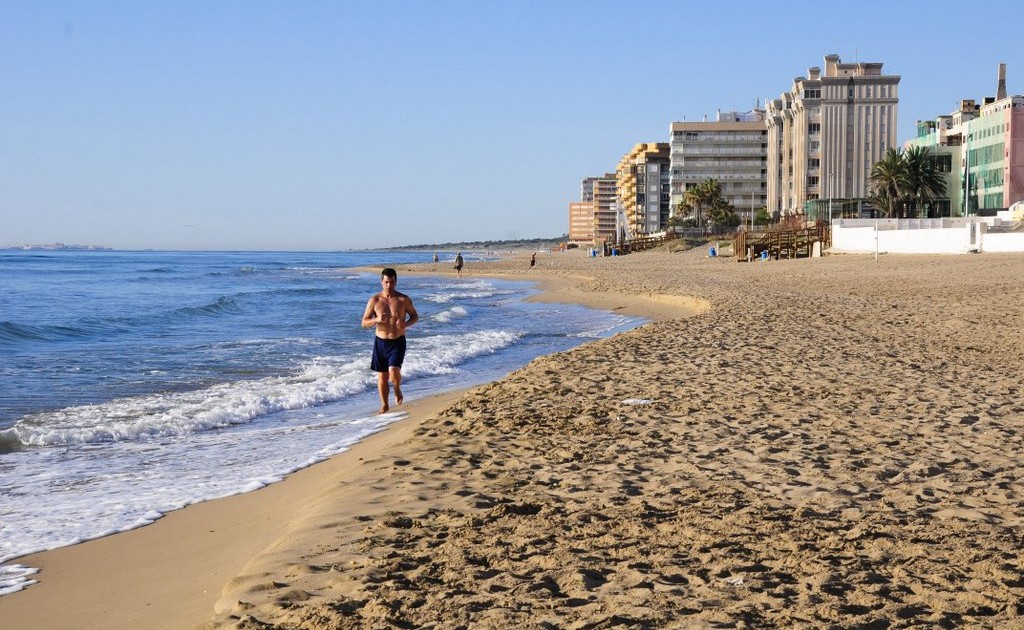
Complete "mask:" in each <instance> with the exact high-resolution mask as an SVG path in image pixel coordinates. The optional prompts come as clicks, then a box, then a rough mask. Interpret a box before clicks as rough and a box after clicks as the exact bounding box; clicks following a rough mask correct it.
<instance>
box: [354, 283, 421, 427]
mask: <svg viewBox="0 0 1024 630" xmlns="http://www.w3.org/2000/svg"><path fill="white" fill-rule="evenodd" d="M397 282H398V273H397V272H396V271H395V270H394V269H392V268H391V267H387V268H385V269H384V270H383V271H381V272H380V286H381V291H380V293H377V294H376V295H374V296H373V297H371V298H370V301H369V302H367V303H366V310H365V311H363V328H368V327H370V326H376V327H377V331H376V335H375V336H374V339H373V357H372V358H371V359H370V369H371V370H373V371H374V372H376V373H377V393H378V394H380V410H379V411H377V413H378V414H382V413H387V411H388V409H389V407H388V396H389V395H390V393H391V392H390V388H389V386H388V384H389V383H390V384H391V385H394V386H395V404H396V405H401V404H402V362H403V361H404V360H405V329H406V328H408V327H409V326H412V325H413V324H415V323H416V322H417V321H419V318H420V316H419V313H417V312H416V307H415V306H413V305H412V298H410V297H409V296H408V295H405V294H404V293H399V292H398V291H397V290H396V289H395V285H396V284H397Z"/></svg>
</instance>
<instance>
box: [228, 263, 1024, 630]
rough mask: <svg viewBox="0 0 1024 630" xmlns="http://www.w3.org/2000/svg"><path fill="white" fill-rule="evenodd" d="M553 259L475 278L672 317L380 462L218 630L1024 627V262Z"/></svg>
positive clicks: (264, 572) (545, 370) (283, 542)
mask: <svg viewBox="0 0 1024 630" xmlns="http://www.w3.org/2000/svg"><path fill="white" fill-rule="evenodd" d="M526 260H527V258H526V256H525V255H524V256H523V257H522V258H519V257H517V258H513V259H510V260H506V261H501V262H496V263H472V264H470V265H468V266H467V269H466V271H467V272H468V274H469V275H470V276H472V275H474V274H509V273H511V274H519V275H520V276H522V277H526V278H532V279H535V280H538V281H540V282H546V283H548V286H549V288H551V290H552V292H553V293H556V294H557V293H558V291H563V293H562V294H561V295H560V296H559V297H561V298H563V299H565V298H566V296H572V295H577V296H578V295H581V294H589V295H590V296H591V298H590V300H591V302H593V301H594V300H597V301H600V302H601V303H602V304H603V305H605V306H606V307H609V308H629V309H630V310H631V311H632V312H644V309H645V308H647V309H648V310H647V311H646V312H648V314H650V315H652V316H654V317H655V318H656V319H658V320H659V321H656V322H654V323H650V324H647V325H645V326H642V327H640V328H638V329H636V330H633V331H630V332H627V333H624V334H620V335H618V336H616V337H613V338H611V339H606V340H601V341H595V342H592V343H588V344H585V345H584V346H581V347H579V348H577V349H574V350H572V351H569V352H564V353H559V354H554V355H551V356H547V357H543V358H540V359H537V360H535V361H534V362H532V363H531V364H529V365H528V366H526V367H524V368H522V369H520V370H518V371H516V372H514V373H512V374H511V375H509V376H508V377H507V378H505V379H503V380H501V381H498V382H495V383H491V384H488V385H485V386H482V387H478V388H476V389H474V390H471V391H470V392H469V393H468V394H466V395H465V396H463V397H462V398H461V399H459V400H458V401H457V402H455V403H454V404H452V405H450V406H447V407H446V408H443V409H441V410H440V411H439V412H437V413H435V414H432V415H431V416H430V417H429V418H427V419H425V420H424V421H423V422H421V423H420V424H418V425H417V426H416V427H415V428H414V429H413V430H412V431H411V434H410V435H409V436H408V437H407V438H405V439H403V440H401V441H398V442H396V443H395V444H393V445H391V446H389V447H388V448H385V449H382V450H381V451H380V452H377V453H375V454H374V456H373V457H368V458H366V459H364V460H362V461H360V462H359V464H358V465H357V466H356V465H355V464H353V465H354V466H355V470H354V471H351V476H350V477H346V479H345V480H344V483H337V484H333V485H330V486H327V487H325V488H324V489H323V494H322V495H321V496H320V497H319V498H318V499H317V500H316V501H315V502H311V503H309V504H307V505H306V506H305V507H304V509H303V510H302V511H301V513H297V514H296V516H295V518H294V519H293V520H292V522H291V524H290V525H289V526H288V531H287V532H286V533H285V535H283V536H282V537H281V538H280V539H278V540H277V541H276V542H275V543H274V544H273V545H271V546H270V547H269V548H267V549H266V550H265V551H264V552H262V553H261V554H259V555H257V556H256V557H254V558H253V559H252V560H251V562H249V564H248V565H247V566H246V567H245V569H244V570H243V571H242V572H241V573H240V575H239V576H238V577H236V578H235V579H234V580H232V581H231V582H230V583H229V584H227V585H226V586H225V588H224V591H223V594H222V596H221V599H220V601H219V603H218V604H217V608H216V611H215V615H214V618H213V620H212V621H211V624H210V627H217V628H222V627H236V628H357V627H358V628H371V627H372V628H378V627H437V628H458V627H466V628H508V627H513V626H516V627H523V628H556V627H557V628H610V627H616V626H618V627H651V628H662V627H670V628H675V627H679V628H681V627H686V628H700V627H708V628H714V627H872V628H875V627H877V628H898V627H908V626H912V625H919V624H924V625H929V626H935V627H964V626H969V627H992V628H996V627H999V628H1005V627H1024V621H1022V620H1024V554H1022V551H1021V549H1022V541H1021V535H1022V526H1024V520H1022V519H1024V484H1022V468H1021V466H1020V464H1019V456H1020V453H1021V452H1024V396H1022V392H1021V378H1022V377H1021V375H1022V374H1024V358H1022V357H1024V335H1022V325H1024V258H1022V257H1020V256H1014V255H1006V256H1001V255H990V254H986V255H982V256H961V257H932V256H927V257H910V256H883V257H881V259H880V260H879V261H878V262H877V263H876V262H875V261H874V259H873V258H871V257H852V256H830V257H826V258H824V259H812V260H798V261H769V262H756V263H750V264H746V263H744V264H738V263H736V262H734V261H733V260H731V259H708V258H706V256H705V255H704V252H703V250H696V251H690V252H682V253H664V252H663V253H641V254H633V255H630V256H624V257H610V258H587V257H584V256H583V255H581V254H579V253H569V254H542V255H540V256H539V257H538V266H537V268H535V269H533V270H529V271H527V270H526V269H527V267H528V265H527V263H526ZM431 267H432V266H431V265H425V266H421V267H420V268H419V270H426V271H429V270H431ZM443 267H444V266H443V265H442V266H441V267H438V269H437V270H438V271H440V270H441V269H442V268H443ZM407 271H410V269H400V270H399V273H400V274H402V273H405V272H407ZM445 271H447V270H445ZM594 296H597V297H594ZM664 296H670V297H667V298H666V297H664ZM645 305H646V306H645ZM655 305H658V306H657V307H656V306H655ZM674 315H679V316H680V317H682V316H687V317H683V318H673V316H674Z"/></svg>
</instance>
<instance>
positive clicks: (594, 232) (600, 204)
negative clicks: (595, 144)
mask: <svg viewBox="0 0 1024 630" xmlns="http://www.w3.org/2000/svg"><path fill="white" fill-rule="evenodd" d="M616 190H617V185H616V176H615V173H605V174H604V175H599V176H596V177H584V178H583V181H582V182H581V183H580V201H579V202H572V203H570V204H569V240H570V241H571V242H573V243H577V244H580V245H583V244H587V245H589V244H596V245H600V244H603V243H606V242H607V243H610V242H614V241H615V234H616V230H615V227H616V224H615V219H616V211H617V209H616V201H617V199H616ZM588 204H589V205H588Z"/></svg>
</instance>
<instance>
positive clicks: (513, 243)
mask: <svg viewBox="0 0 1024 630" xmlns="http://www.w3.org/2000/svg"><path fill="white" fill-rule="evenodd" d="M568 238H569V235H568V234H563V235H562V236H556V237H553V238H522V239H510V240H503V241H459V242H452V243H433V244H426V243H424V244H420V245H399V246H396V247H382V248H380V250H382V251H393V250H431V249H436V250H440V251H447V250H453V251H454V250H457V249H461V250H468V251H473V250H483V249H486V250H496V249H548V248H549V247H552V246H556V245H558V244H560V243H564V242H565V241H566V240H567V239H568Z"/></svg>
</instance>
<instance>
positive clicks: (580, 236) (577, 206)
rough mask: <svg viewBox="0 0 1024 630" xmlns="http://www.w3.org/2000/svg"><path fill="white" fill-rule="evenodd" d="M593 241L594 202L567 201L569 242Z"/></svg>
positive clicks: (582, 242)
mask: <svg viewBox="0 0 1024 630" xmlns="http://www.w3.org/2000/svg"><path fill="white" fill-rule="evenodd" d="M593 241H594V202H593V201H572V202H570V203H569V242H570V243H576V244H577V245H583V244H589V243H593Z"/></svg>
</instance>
